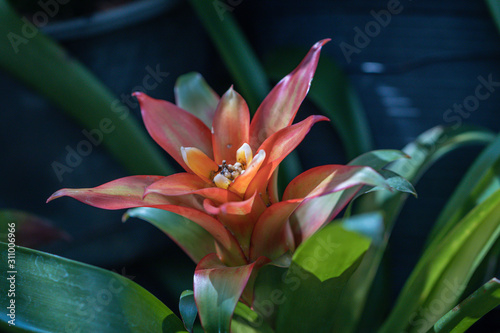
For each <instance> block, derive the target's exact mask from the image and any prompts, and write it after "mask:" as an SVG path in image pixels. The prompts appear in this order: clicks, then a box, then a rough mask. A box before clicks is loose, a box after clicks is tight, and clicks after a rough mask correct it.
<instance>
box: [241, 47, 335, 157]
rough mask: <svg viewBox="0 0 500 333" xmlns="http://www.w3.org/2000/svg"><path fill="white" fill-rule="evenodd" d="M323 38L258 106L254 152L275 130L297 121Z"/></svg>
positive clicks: (252, 132)
mask: <svg viewBox="0 0 500 333" xmlns="http://www.w3.org/2000/svg"><path fill="white" fill-rule="evenodd" d="M328 41H329V39H323V40H321V41H319V42H317V43H316V44H314V46H313V47H312V48H311V50H310V51H309V53H307V55H306V56H305V58H304V59H303V60H302V62H301V63H300V64H299V66H298V67H297V68H295V69H294V70H293V71H292V72H291V73H290V74H288V75H287V76H286V77H284V78H283V79H282V80H281V81H280V82H279V83H278V84H277V85H276V86H275V87H274V88H273V90H271V92H270V93H269V95H267V97H266V98H265V99H264V101H263V102H262V104H261V105H260V106H259V108H258V109H257V112H256V113H255V116H254V117H253V119H252V123H251V124H250V146H252V149H254V151H256V150H257V148H258V147H259V146H260V145H261V143H262V142H264V141H265V140H266V139H267V138H268V137H270V136H271V135H272V134H273V133H276V132H277V131H279V130H280V129H282V128H284V127H286V126H289V125H290V124H292V123H293V119H294V118H295V114H296V113H297V110H298V109H299V106H300V104H301V103H302V101H303V100H304V98H305V97H306V95H307V92H308V91H309V87H310V85H311V81H312V78H313V76H314V72H315V71H316V66H317V65H318V59H319V54H320V51H321V47H322V46H323V45H324V44H325V43H327V42H328Z"/></svg>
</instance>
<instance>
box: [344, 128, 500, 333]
mask: <svg viewBox="0 0 500 333" xmlns="http://www.w3.org/2000/svg"><path fill="white" fill-rule="evenodd" d="M493 138H494V136H493V135H492V134H491V133H490V132H487V131H484V130H480V129H476V128H471V127H467V126H462V127H460V128H459V129H452V128H445V127H442V126H438V127H434V128H432V129H430V130H428V131H426V132H424V133H422V134H421V135H420V136H419V137H418V138H417V139H416V140H415V141H414V142H412V143H410V144H408V145H407V146H406V147H405V148H403V154H404V155H406V156H408V157H409V158H401V159H398V160H396V158H395V157H396V155H395V156H393V158H394V159H393V161H394V162H393V163H391V164H390V165H389V166H387V167H385V169H387V170H389V171H392V172H394V173H396V174H398V175H400V176H402V177H403V178H404V179H406V180H407V181H409V182H410V183H413V184H416V182H417V181H418V179H419V177H420V176H421V175H422V174H423V173H424V172H425V170H427V169H428V168H429V167H430V166H431V165H432V163H433V162H434V161H436V160H437V159H439V158H440V157H442V156H443V155H444V154H446V153H447V152H449V151H451V150H453V149H457V148H460V147H462V146H463V145H467V144H477V143H479V144H484V143H489V142H491V140H492V139H493ZM368 154H371V152H370V153H368ZM379 155H380V154H379ZM382 156H384V157H386V158H385V159H384V158H381V161H377V160H375V161H370V159H369V157H370V155H367V156H364V157H363V158H362V159H355V160H353V161H352V162H351V163H349V164H359V165H373V167H374V168H375V169H378V168H381V167H384V166H385V165H383V164H384V163H385V162H386V160H387V159H388V158H387V157H388V156H390V155H387V153H383V155H382ZM365 163H366V164H365ZM368 163H371V164H368ZM385 164H387V163H385ZM407 197H408V193H404V192H396V191H394V192H389V191H377V192H372V193H368V194H366V195H364V196H362V197H360V198H359V199H358V200H357V201H356V202H355V205H354V212H355V214H360V213H366V212H370V211H382V212H383V214H384V225H385V231H384V238H383V241H382V242H381V243H380V244H375V243H374V244H373V245H372V246H371V247H370V249H369V250H368V252H367V253H366V255H365V257H364V258H363V261H362V262H361V264H360V266H359V268H358V270H357V271H356V272H355V273H354V274H353V276H352V278H351V279H350V281H349V282H348V284H347V287H346V290H345V292H344V294H343V295H342V298H341V300H340V302H341V303H342V307H341V308H342V309H343V310H342V311H340V312H339V317H337V318H336V319H337V320H340V319H342V322H343V328H342V330H343V332H352V331H353V330H354V329H355V328H356V326H357V325H358V324H359V323H360V318H361V317H363V318H370V319H368V320H367V322H370V323H372V324H373V322H374V320H375V319H374V318H377V319H378V318H379V317H380V316H381V315H382V314H383V313H384V311H386V309H385V308H384V304H381V303H380V300H378V299H374V302H377V304H374V303H367V299H368V295H369V292H370V290H371V287H372V284H373V281H374V279H375V276H376V274H377V271H378V269H379V266H380V263H381V262H382V257H383V254H384V251H385V249H386V247H387V241H388V239H389V237H390V235H391V231H392V227H393V224H394V221H395V219H396V217H397V215H398V214H399V211H400V210H401V208H402V206H403V204H404V202H405V200H406V198H407ZM382 293H384V291H382ZM363 311H364V312H363Z"/></svg>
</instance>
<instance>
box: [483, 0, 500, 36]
mask: <svg viewBox="0 0 500 333" xmlns="http://www.w3.org/2000/svg"><path fill="white" fill-rule="evenodd" d="M486 4H487V5H488V7H489V8H490V12H491V15H492V16H493V21H494V22H495V24H496V26H497V30H498V31H499V32H500V2H498V0H486Z"/></svg>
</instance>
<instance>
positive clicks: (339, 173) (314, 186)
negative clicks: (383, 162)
mask: <svg viewBox="0 0 500 333" xmlns="http://www.w3.org/2000/svg"><path fill="white" fill-rule="evenodd" d="M356 185H370V186H382V187H385V188H387V189H390V186H389V185H388V184H387V182H386V180H385V178H384V177H382V176H381V175H380V174H378V173H377V172H376V171H375V170H373V169H372V168H370V167H364V166H353V165H336V164H331V165H322V166H319V167H316V168H312V169H309V170H307V171H305V172H303V173H301V174H300V175H298V176H297V177H295V178H294V179H293V180H292V181H291V182H290V183H289V184H288V186H287V188H286V189H285V192H284V193H283V201H285V200H290V199H297V198H306V197H307V198H310V197H313V196H318V195H322V194H328V193H332V192H337V191H341V190H345V189H347V188H350V187H353V186H356Z"/></svg>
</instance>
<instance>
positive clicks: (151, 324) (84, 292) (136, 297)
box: [0, 243, 184, 333]
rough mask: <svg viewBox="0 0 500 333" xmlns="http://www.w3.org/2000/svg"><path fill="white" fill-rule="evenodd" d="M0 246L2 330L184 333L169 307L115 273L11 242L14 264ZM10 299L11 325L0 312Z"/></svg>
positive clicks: (0, 328) (3, 313) (3, 247)
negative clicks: (12, 318) (2, 274)
mask: <svg viewBox="0 0 500 333" xmlns="http://www.w3.org/2000/svg"><path fill="white" fill-rule="evenodd" d="M0 249H1V251H0V252H1V255H0V257H1V258H0V268H1V270H2V272H6V274H8V277H14V280H15V283H14V285H12V284H11V281H14V280H7V279H5V278H3V279H1V281H0V287H1V288H0V289H1V290H3V291H5V292H2V294H1V295H0V307H1V309H2V310H1V319H0V330H2V331H6V330H9V331H13V332H16V331H19V330H25V331H27V332H76V331H78V330H79V331H81V332H103V333H107V332H117V333H118V332H184V327H183V325H182V322H181V321H180V320H179V318H177V317H176V316H175V314H174V313H173V312H172V311H170V309H168V308H167V307H166V306H165V305H164V304H163V303H161V302H160V301H159V300H158V299H157V298H156V297H154V296H153V295H151V294H150V293H149V292H148V291H146V290H145V289H144V288H142V287H140V286H139V285H137V284H136V283H134V282H133V281H131V280H130V279H128V278H126V277H124V276H121V275H120V274H117V273H113V272H110V271H106V270H104V269H101V268H97V267H93V266H90V265H86V264H83V263H79V262H76V261H72V260H68V259H65V258H61V257H58V256H54V255H50V254H47V253H43V252H39V251H35V250H31V249H27V248H23V247H15V263H12V262H9V263H8V261H7V260H8V253H14V252H11V251H8V246H7V244H5V243H0ZM10 264H13V265H14V267H10V266H8V265H10ZM12 271H13V272H12ZM124 272H125V271H123V273H124ZM10 289H12V290H14V289H15V296H13V295H12V297H10V296H9V295H8V292H7V291H9V290H10ZM12 300H15V303H14V304H15V329H14V327H13V326H11V327H9V325H8V320H10V318H9V317H8V316H7V313H6V312H7V311H10V310H8V309H7V307H8V306H10V303H11V302H12Z"/></svg>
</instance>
